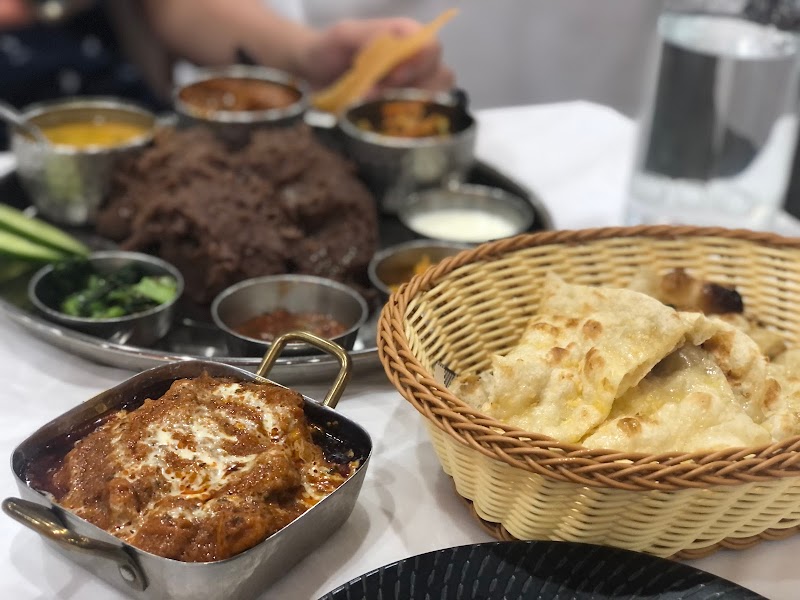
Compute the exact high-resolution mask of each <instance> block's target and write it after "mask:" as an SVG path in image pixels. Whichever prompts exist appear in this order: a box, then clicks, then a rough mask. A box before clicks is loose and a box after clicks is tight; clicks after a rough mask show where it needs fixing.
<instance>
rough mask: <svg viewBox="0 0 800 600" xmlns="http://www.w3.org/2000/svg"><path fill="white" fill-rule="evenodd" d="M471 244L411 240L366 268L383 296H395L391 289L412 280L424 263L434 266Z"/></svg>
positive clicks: (376, 257) (384, 252) (378, 256)
mask: <svg viewBox="0 0 800 600" xmlns="http://www.w3.org/2000/svg"><path fill="white" fill-rule="evenodd" d="M471 247H472V246H470V245H469V244H457V243H454V242H437V241H433V240H412V241H410V242H403V243H401V244H396V245H394V246H389V247H388V248H384V249H383V250H380V251H378V252H376V253H375V255H374V256H373V257H372V260H370V262H369V266H368V267H367V274H368V275H369V281H370V283H372V285H373V286H374V287H375V288H376V289H378V290H379V291H380V292H381V293H382V294H383V295H384V296H386V297H388V296H389V295H390V294H391V293H392V288H391V286H393V285H400V284H402V283H405V282H407V281H408V280H409V279H411V278H412V277H413V276H414V275H415V273H414V269H415V268H416V267H417V265H418V264H420V262H421V261H423V260H426V257H427V260H430V262H431V265H435V264H436V263H437V262H439V261H440V260H442V259H443V258H447V257H448V256H454V255H456V254H458V253H459V252H461V251H462V250H467V249H469V248H471Z"/></svg>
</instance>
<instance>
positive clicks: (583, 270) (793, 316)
mask: <svg viewBox="0 0 800 600" xmlns="http://www.w3.org/2000/svg"><path fill="white" fill-rule="evenodd" d="M643 265H647V266H650V267H653V268H656V269H657V270H659V271H664V270H667V269H671V268H675V267H684V268H686V269H688V270H689V272H690V273H691V274H693V275H695V276H702V277H705V278H708V279H710V280H713V281H716V282H718V283H722V284H726V285H734V286H736V288H737V289H738V290H739V292H740V293H741V294H742V296H743V297H744V300H745V307H746V311H747V313H748V314H755V315H758V317H759V318H760V320H761V321H762V322H763V323H764V324H765V325H767V326H769V327H770V328H772V329H774V330H776V331H778V332H780V333H781V334H782V335H783V336H784V337H785V339H786V340H787V342H788V343H789V344H790V345H800V239H798V240H794V239H787V238H781V237H779V236H776V235H772V234H767V233H763V234H762V233H754V232H749V231H731V230H725V229H719V228H694V227H673V226H655V227H635V228H613V229H611V228H608V229H593V230H582V231H557V232H544V233H537V234H531V235H523V236H519V237H516V238H511V239H508V240H502V241H498V242H492V243H489V244H484V245H482V246H480V247H478V248H476V249H474V250H468V251H465V252H462V253H461V254H459V255H457V256H454V257H451V258H448V259H445V260H444V261H442V262H441V263H439V264H438V265H436V266H434V267H432V268H431V269H429V270H428V271H426V272H425V273H424V274H422V275H420V276H417V277H415V278H414V279H413V280H412V281H411V282H409V283H408V284H406V285H405V286H403V287H402V288H401V289H400V290H399V291H398V292H397V293H395V294H394V295H393V296H392V297H391V298H390V300H389V302H388V303H387V305H386V306H385V308H384V310H383V312H382V314H381V317H380V323H379V331H378V352H379V356H380V360H381V362H382V363H383V366H384V368H385V370H386V373H387V375H388V376H389V379H390V381H391V382H392V383H393V384H394V386H395V387H396V388H397V389H398V390H399V391H400V393H401V394H402V395H403V396H404V397H405V398H406V399H407V400H408V401H409V402H411V404H413V405H414V407H415V408H416V409H417V410H418V411H419V412H420V413H422V415H423V416H424V417H425V419H426V425H427V429H428V431H429V433H430V436H431V438H432V441H433V445H434V447H435V449H436V453H437V454H438V457H439V460H440V461H441V463H442V466H443V468H444V470H445V472H446V473H448V474H449V475H450V476H452V477H453V480H454V482H455V486H456V490H457V492H458V493H459V494H460V495H461V496H463V497H464V498H465V499H467V500H468V501H470V502H471V504H472V510H473V512H474V513H475V515H476V516H477V517H479V518H480V519H481V520H482V521H483V522H484V523H485V524H486V526H487V527H489V529H490V531H491V532H492V533H493V534H494V535H495V536H496V537H498V538H501V539H512V538H519V539H548V540H569V541H578V542H588V543H598V544H607V545H613V546H618V547H622V548H628V549H632V550H639V551H644V552H649V553H651V554H655V555H658V556H674V557H676V558H696V557H700V556H704V555H706V554H710V553H712V552H713V551H714V550H716V549H718V548H720V547H727V548H744V547H749V546H751V545H753V544H755V543H757V542H759V541H761V540H763V539H778V538H785V537H788V536H790V535H792V534H794V533H796V532H798V531H800V436H798V437H796V438H792V439H789V440H786V441H783V442H781V443H778V444H773V445H771V446H768V447H759V448H746V449H731V450H726V451H720V452H714V453H693V454H678V453H671V454H660V455H647V454H632V453H627V454H623V453H612V452H607V451H601V450H589V449H586V448H584V447H582V446H579V445H575V444H565V443H560V442H557V441H555V440H553V439H552V438H549V437H546V436H543V435H537V434H535V433H531V432H524V431H520V430H519V429H515V428H513V427H511V426H508V425H505V424H503V423H501V422H499V421H496V420H494V419H492V418H490V417H488V416H486V415H484V414H482V413H480V412H478V411H476V410H475V409H474V408H472V407H470V406H468V405H467V404H466V403H464V402H462V401H461V400H459V399H458V398H456V397H455V396H454V395H453V394H452V393H451V392H450V391H449V390H448V389H447V388H446V387H445V386H444V384H443V383H440V381H441V378H438V377H434V375H433V374H434V370H435V368H436V366H437V364H443V365H445V366H447V367H449V368H450V369H452V370H453V371H455V372H457V373H461V372H467V371H475V370H481V369H483V368H486V367H487V366H488V365H489V364H490V363H489V360H490V356H491V355H492V354H494V353H503V352H505V351H507V350H508V349H509V348H510V347H511V346H513V345H514V344H515V343H516V341H517V338H518V337H519V335H520V334H521V332H522V330H523V328H524V325H525V323H526V322H527V321H528V319H529V318H530V316H531V315H532V314H533V313H534V311H535V310H536V307H537V304H538V301H539V294H540V289H541V283H542V281H543V277H544V275H545V273H547V272H548V271H554V272H556V273H558V274H559V275H561V276H562V277H563V278H564V279H566V280H567V281H569V282H573V283H583V284H607V285H616V286H624V285H626V284H627V283H628V281H629V280H630V279H631V277H632V276H633V275H634V274H635V273H636V272H637V271H638V270H639V269H640V268H641V267H642V266H643Z"/></svg>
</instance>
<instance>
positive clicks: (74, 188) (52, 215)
mask: <svg viewBox="0 0 800 600" xmlns="http://www.w3.org/2000/svg"><path fill="white" fill-rule="evenodd" d="M22 112H23V115H24V116H25V117H26V118H27V119H28V120H30V121H32V122H33V123H34V124H36V125H38V126H40V127H47V126H54V125H59V124H64V123H75V122H79V123H80V122H87V121H95V120H105V121H109V122H122V123H127V124H130V125H135V126H137V127H140V128H141V129H142V131H143V133H142V135H141V136H139V137H135V138H133V139H131V140H130V141H128V142H125V143H121V144H117V145H113V146H91V147H87V148H78V147H74V146H68V145H62V144H50V145H46V146H45V145H44V144H41V143H39V142H37V141H35V140H34V139H32V138H30V137H28V136H26V135H24V134H22V133H20V132H16V131H15V132H14V133H13V134H12V136H11V150H12V152H13V154H14V157H15V159H16V162H17V175H18V176H19V179H20V183H21V184H22V187H23V189H24V190H25V191H26V193H27V194H28V195H29V196H30V198H31V201H32V202H33V204H34V205H35V206H36V208H37V209H38V210H39V211H40V212H41V214H42V215H44V216H45V217H47V218H48V219H51V220H52V221H55V222H57V223H62V224H65V225H85V224H88V223H93V222H94V219H95V217H96V215H97V211H98V209H99V207H100V205H101V203H102V201H103V200H104V199H105V196H106V193H107V192H108V190H109V187H110V184H111V177H112V175H113V170H114V165H115V163H116V161H117V160H118V159H119V158H120V157H121V156H124V155H126V154H131V153H133V152H137V151H139V150H140V149H141V148H143V147H144V146H146V145H147V144H149V143H150V142H151V141H152V139H153V135H154V134H155V129H156V117H155V115H154V114H152V113H151V112H149V111H147V110H145V109H143V108H141V107H140V106H138V105H136V104H133V103H131V102H127V101H124V100H120V99H117V98H105V97H86V98H69V99H66V100H57V101H49V102H42V103H37V104H32V105H30V106H28V107H26V108H25V109H24V110H23V111H22Z"/></svg>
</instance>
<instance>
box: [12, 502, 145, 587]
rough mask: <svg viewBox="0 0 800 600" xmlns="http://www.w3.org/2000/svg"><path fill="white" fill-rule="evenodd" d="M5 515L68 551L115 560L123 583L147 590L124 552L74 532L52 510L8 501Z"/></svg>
mask: <svg viewBox="0 0 800 600" xmlns="http://www.w3.org/2000/svg"><path fill="white" fill-rule="evenodd" d="M3 511H4V512H5V513H6V514H7V515H8V516H9V517H11V518H12V519H14V520H15V521H17V522H19V523H21V524H22V525H24V526H25V527H28V528H29V529H32V530H33V531H35V532H36V533H38V534H40V535H42V536H44V537H46V538H47V539H49V540H53V541H54V542H56V543H58V544H60V545H61V546H64V547H65V548H66V549H68V550H78V551H80V552H85V553H87V554H92V555H95V556H98V557H100V558H105V559H108V560H113V561H114V562H115V563H117V567H118V568H119V574H120V576H121V577H122V580H123V581H124V582H125V583H127V584H128V585H129V586H130V587H131V588H132V589H134V590H137V591H143V590H144V589H146V588H147V579H146V578H145V576H144V573H143V572H142V569H141V568H140V567H139V565H138V563H137V562H136V560H134V558H133V557H132V556H131V555H130V554H128V553H127V552H126V551H125V550H124V549H123V548H121V547H120V546H115V545H114V544H109V543H107V542H101V541H99V540H94V539H92V538H88V537H86V536H83V535H80V534H78V533H75V532H74V531H71V530H70V529H68V528H67V527H66V526H65V525H64V523H63V522H62V521H61V519H60V518H59V517H58V516H57V515H56V513H55V512H53V511H52V510H51V509H50V508H48V507H46V506H42V505H41V504H37V503H36V502H31V501H30V500H23V499H21V498H6V499H5V500H3Z"/></svg>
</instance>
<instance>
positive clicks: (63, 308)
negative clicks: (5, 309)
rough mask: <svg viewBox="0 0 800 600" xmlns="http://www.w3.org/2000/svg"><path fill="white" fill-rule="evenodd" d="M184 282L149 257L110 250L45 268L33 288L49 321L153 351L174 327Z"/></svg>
mask: <svg viewBox="0 0 800 600" xmlns="http://www.w3.org/2000/svg"><path fill="white" fill-rule="evenodd" d="M182 293H183V277H182V276H181V274H180V271H178V270H177V269H176V268H175V267H174V266H172V265H171V264H169V263H168V262H166V261H164V260H161V259H160V258H157V257H155V256H151V255H149V254H142V253H139V252H125V251H121V250H106V251H101V252H94V253H92V254H90V255H88V256H86V257H73V258H68V259H64V260H61V261H58V262H55V263H52V264H49V265H47V266H45V267H42V268H41V269H39V271H37V272H36V273H35V274H34V276H33V277H32V278H31V280H30V282H29V284H28V296H29V298H30V301H31V303H32V304H33V306H34V307H35V308H36V310H38V311H39V312H40V313H41V314H42V315H43V316H44V317H45V318H47V319H49V320H51V321H53V322H56V323H59V324H61V325H64V326H65V327H69V328H71V329H75V330H78V331H82V332H84V333H88V334H91V335H94V336H96V337H99V338H103V339H107V340H110V341H113V342H116V343H119V344H131V345H135V346H147V345H150V344H152V343H153V342H155V341H157V340H159V339H160V338H162V337H164V336H165V335H166V334H167V332H168V331H169V329H170V327H171V326H172V321H173V318H174V313H175V305H176V303H177V301H178V299H179V298H180V297H181V294H182Z"/></svg>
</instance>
